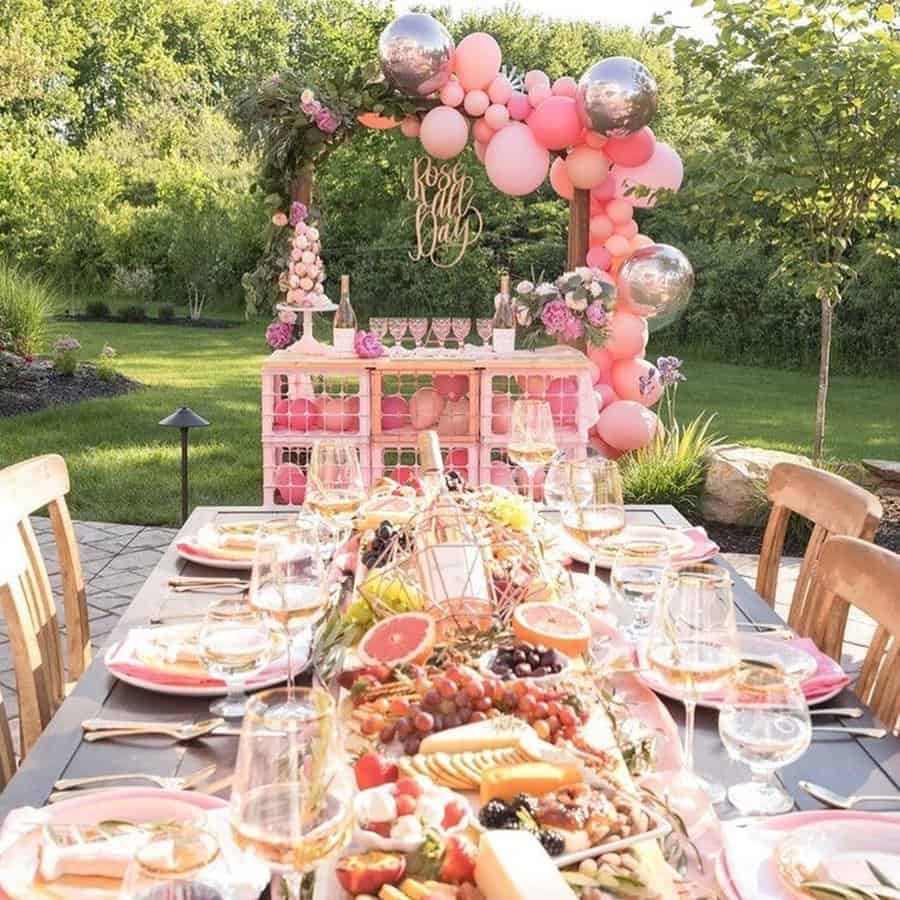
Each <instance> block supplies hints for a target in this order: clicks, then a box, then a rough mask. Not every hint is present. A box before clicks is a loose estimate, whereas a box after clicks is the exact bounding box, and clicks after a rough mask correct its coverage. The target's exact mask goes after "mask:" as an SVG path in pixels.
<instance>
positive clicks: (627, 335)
mask: <svg viewBox="0 0 900 900" xmlns="http://www.w3.org/2000/svg"><path fill="white" fill-rule="evenodd" d="M646 346H647V320H646V319H643V318H641V317H640V316H635V315H632V314H631V313H626V312H618V311H617V312H614V313H613V315H612V317H611V318H610V320H609V340H608V341H607V343H606V346H605V349H606V350H608V351H609V355H610V356H611V357H612V358H613V359H633V358H634V357H635V356H640V355H641V354H642V353H643V352H644V348H645V347H646Z"/></svg>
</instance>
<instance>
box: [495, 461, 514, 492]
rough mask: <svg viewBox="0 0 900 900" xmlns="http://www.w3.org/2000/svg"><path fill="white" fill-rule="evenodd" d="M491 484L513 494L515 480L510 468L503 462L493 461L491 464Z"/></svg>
mask: <svg viewBox="0 0 900 900" xmlns="http://www.w3.org/2000/svg"><path fill="white" fill-rule="evenodd" d="M491 484H496V485H499V486H500V487H503V488H506V489H507V490H508V491H512V492H513V493H515V492H516V478H515V474H514V473H513V469H512V466H510V465H508V464H507V463H505V462H503V460H501V459H495V460H494V461H493V462H492V463H491Z"/></svg>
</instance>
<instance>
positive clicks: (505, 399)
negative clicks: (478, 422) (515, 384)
mask: <svg viewBox="0 0 900 900" xmlns="http://www.w3.org/2000/svg"><path fill="white" fill-rule="evenodd" d="M512 407H513V401H512V397H510V396H509V394H494V395H493V396H492V397H491V433H492V434H506V433H507V432H508V431H509V422H510V419H511V418H512Z"/></svg>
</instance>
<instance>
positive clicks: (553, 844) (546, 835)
mask: <svg viewBox="0 0 900 900" xmlns="http://www.w3.org/2000/svg"><path fill="white" fill-rule="evenodd" d="M537 838H538V840H539V841H540V842H541V846H542V847H543V848H544V849H545V850H546V851H547V853H548V854H549V855H550V856H559V854H560V853H562V852H563V850H565V849H566V841H565V838H563V836H562V835H561V834H560V833H559V832H558V831H553V830H552V829H550V828H545V829H543V830H542V831H539V832H538V836H537Z"/></svg>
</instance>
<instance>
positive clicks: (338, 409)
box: [322, 397, 359, 434]
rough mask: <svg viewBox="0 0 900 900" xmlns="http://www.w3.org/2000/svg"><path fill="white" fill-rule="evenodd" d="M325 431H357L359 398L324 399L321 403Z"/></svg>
mask: <svg viewBox="0 0 900 900" xmlns="http://www.w3.org/2000/svg"><path fill="white" fill-rule="evenodd" d="M322 418H323V420H324V422H325V430H326V431H340V432H343V433H345V434H346V433H347V432H354V433H355V432H358V431H359V397H326V398H325V399H324V400H323V401H322Z"/></svg>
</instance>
